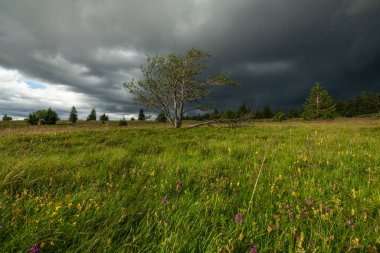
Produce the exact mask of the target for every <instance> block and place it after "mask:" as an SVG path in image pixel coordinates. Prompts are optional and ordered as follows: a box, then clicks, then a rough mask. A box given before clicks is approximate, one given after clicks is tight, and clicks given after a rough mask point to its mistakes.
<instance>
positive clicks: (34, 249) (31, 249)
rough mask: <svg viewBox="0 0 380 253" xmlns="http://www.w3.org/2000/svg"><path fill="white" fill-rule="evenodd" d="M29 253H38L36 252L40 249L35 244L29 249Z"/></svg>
mask: <svg viewBox="0 0 380 253" xmlns="http://www.w3.org/2000/svg"><path fill="white" fill-rule="evenodd" d="M29 252H30V253H38V252H40V247H39V245H38V243H35V244H34V245H33V246H32V247H31V248H30V249H29Z"/></svg>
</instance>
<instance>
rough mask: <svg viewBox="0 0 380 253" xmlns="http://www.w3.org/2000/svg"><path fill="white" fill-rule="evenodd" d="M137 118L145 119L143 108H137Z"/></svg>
mask: <svg viewBox="0 0 380 253" xmlns="http://www.w3.org/2000/svg"><path fill="white" fill-rule="evenodd" d="M137 120H146V118H145V114H144V109H142V108H141V109H140V110H139V115H138V116H137Z"/></svg>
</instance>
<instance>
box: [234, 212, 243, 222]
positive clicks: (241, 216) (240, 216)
mask: <svg viewBox="0 0 380 253" xmlns="http://www.w3.org/2000/svg"><path fill="white" fill-rule="evenodd" d="M243 221H244V215H242V214H239V213H238V214H236V215H235V222H236V223H237V224H241V223H242V222H243Z"/></svg>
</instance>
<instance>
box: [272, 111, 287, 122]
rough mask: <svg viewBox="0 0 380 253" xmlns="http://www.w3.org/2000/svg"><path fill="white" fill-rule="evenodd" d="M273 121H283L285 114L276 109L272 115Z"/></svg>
mask: <svg viewBox="0 0 380 253" xmlns="http://www.w3.org/2000/svg"><path fill="white" fill-rule="evenodd" d="M272 119H273V121H283V120H286V114H285V113H284V112H282V111H277V112H276V113H275V114H274V115H273V118H272Z"/></svg>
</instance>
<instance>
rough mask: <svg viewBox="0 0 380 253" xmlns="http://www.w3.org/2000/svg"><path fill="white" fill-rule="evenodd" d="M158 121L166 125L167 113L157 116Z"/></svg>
mask: <svg viewBox="0 0 380 253" xmlns="http://www.w3.org/2000/svg"><path fill="white" fill-rule="evenodd" d="M156 121H158V122H161V123H165V122H166V121H167V118H166V116H165V113H164V112H160V113H159V114H158V115H157V118H156Z"/></svg>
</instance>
